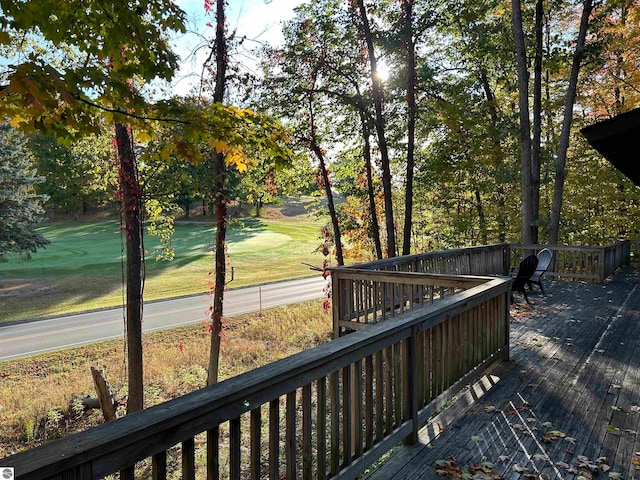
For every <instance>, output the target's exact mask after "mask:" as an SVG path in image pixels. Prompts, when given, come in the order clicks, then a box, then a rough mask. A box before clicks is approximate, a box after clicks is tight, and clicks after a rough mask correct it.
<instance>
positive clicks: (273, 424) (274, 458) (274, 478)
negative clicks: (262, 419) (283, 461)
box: [216, 398, 280, 480]
mask: <svg viewBox="0 0 640 480" xmlns="http://www.w3.org/2000/svg"><path fill="white" fill-rule="evenodd" d="M216 478H218V477H216ZM279 478H280V399H279V398H276V399H275V400H272V401H271V402H269V479H270V480H278V479H279Z"/></svg>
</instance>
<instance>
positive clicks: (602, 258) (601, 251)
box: [598, 247, 607, 283]
mask: <svg viewBox="0 0 640 480" xmlns="http://www.w3.org/2000/svg"><path fill="white" fill-rule="evenodd" d="M606 256H607V249H606V247H600V248H598V276H599V279H600V283H604V279H605V278H607V275H606V273H605V270H606V268H607V264H606Z"/></svg>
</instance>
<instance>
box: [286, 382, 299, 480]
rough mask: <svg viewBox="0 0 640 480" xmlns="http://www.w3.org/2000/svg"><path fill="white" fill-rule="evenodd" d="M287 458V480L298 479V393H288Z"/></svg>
mask: <svg viewBox="0 0 640 480" xmlns="http://www.w3.org/2000/svg"><path fill="white" fill-rule="evenodd" d="M285 423H286V431H285V446H284V451H285V458H286V462H287V465H286V471H287V480H295V478H296V391H295V390H294V391H293V392H289V393H287V407H286V411H285Z"/></svg>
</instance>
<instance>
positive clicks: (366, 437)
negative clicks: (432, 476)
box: [0, 278, 510, 480]
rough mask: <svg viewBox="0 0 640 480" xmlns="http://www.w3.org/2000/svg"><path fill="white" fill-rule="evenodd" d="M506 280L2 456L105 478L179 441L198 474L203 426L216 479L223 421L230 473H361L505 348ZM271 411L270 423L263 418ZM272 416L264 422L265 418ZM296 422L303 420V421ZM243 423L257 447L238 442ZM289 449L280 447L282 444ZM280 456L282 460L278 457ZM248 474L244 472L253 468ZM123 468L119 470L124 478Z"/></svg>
mask: <svg viewBox="0 0 640 480" xmlns="http://www.w3.org/2000/svg"><path fill="white" fill-rule="evenodd" d="M509 289H510V280H508V279H504V278H486V279H485V283H483V284H482V285H478V286H475V287H472V288H470V289H468V290H466V291H464V292H461V293H459V294H458V295H455V296H452V297H449V298H445V299H443V300H442V301H440V302H438V303H437V304H433V305H426V306H424V307H422V308H417V309H415V310H413V311H410V312H407V313H406V314H405V315H403V316H402V317H400V318H398V319H397V320H396V321H393V322H382V323H380V324H377V325H373V326H371V327H370V328H368V329H366V330H362V331H359V332H355V333H353V334H351V335H348V336H345V337H342V338H340V339H337V340H334V341H331V342H328V343H325V344H323V345H320V346H318V347H316V348H313V349H310V350H307V351H304V352H301V353H298V354H296V355H293V356H291V357H289V358H286V359H284V360H280V361H278V362H274V363H272V364H270V365H267V366H264V367H261V368H257V369H255V370H252V371H250V372H247V373H244V374H242V375H239V376H237V377H233V378H231V379H228V380H225V381H223V382H221V383H219V384H218V385H215V386H211V387H207V388H203V389H201V390H198V391H196V392H193V393H191V394H188V395H185V396H183V397H180V398H177V399H175V400H171V401H169V402H166V403H163V404H160V405H157V406H155V407H151V408H149V409H147V410H144V411H141V412H136V413H133V414H131V415H127V416H126V417H124V418H122V419H119V420H116V421H113V422H109V423H106V424H104V425H101V426H98V427H96V428H92V429H89V430H87V431H85V432H81V433H78V434H75V435H71V436H69V437H66V438H63V439H60V440H57V441H54V442H51V443H50V444H46V445H43V446H41V447H37V448H34V449H31V450H28V451H26V452H23V453H19V454H16V455H13V456H10V457H7V458H5V459H2V460H0V465H1V466H13V467H15V468H16V478H17V479H19V480H37V479H54V478H74V479H78V480H81V479H88V478H102V477H104V476H106V475H108V474H111V473H113V472H117V471H119V470H123V471H125V472H128V473H126V474H125V475H124V477H127V478H132V476H131V475H132V466H133V465H134V464H135V463H136V462H140V461H143V460H144V459H148V458H151V459H152V465H153V468H154V471H155V472H156V474H154V475H155V476H154V478H164V477H163V476H162V474H161V473H159V472H165V471H166V468H167V462H166V460H167V450H168V449H169V448H170V447H172V446H174V445H176V444H181V445H182V448H181V455H182V475H183V478H184V479H185V480H191V479H194V478H195V477H196V472H195V467H194V464H195V462H194V458H195V444H196V442H195V441H194V436H195V435H198V434H200V433H201V432H207V445H206V449H207V452H208V453H207V458H208V462H207V469H208V472H207V474H208V475H211V477H210V478H218V475H219V473H220V472H219V469H220V468H221V462H220V458H219V454H220V451H221V450H222V449H223V447H224V446H223V445H222V444H221V440H220V438H221V437H222V435H221V434H220V432H221V429H220V426H221V424H223V423H227V424H228V428H229V433H228V441H229V446H228V450H229V472H228V475H229V477H230V478H232V479H239V478H240V477H241V475H244V473H242V470H243V469H245V470H246V472H250V473H251V478H261V477H262V476H263V475H264V473H265V472H267V471H268V472H269V477H270V478H280V475H281V474H282V473H285V474H286V477H287V478H296V476H297V473H298V472H301V473H302V476H303V478H311V476H312V474H313V476H314V477H316V476H317V477H319V478H328V477H339V478H349V479H353V478H356V477H357V475H359V474H360V473H361V472H362V471H364V470H365V469H366V468H367V467H368V466H370V465H371V464H372V463H373V462H375V461H376V460H377V459H378V458H379V457H380V456H381V455H382V454H383V453H385V452H386V451H388V450H390V449H391V448H392V447H393V446H394V445H396V444H397V443H398V442H400V441H402V440H403V439H408V440H409V441H416V440H417V431H418V428H420V426H421V425H422V424H424V423H425V422H426V421H427V419H428V417H429V416H430V415H431V414H433V413H434V409H436V408H438V407H439V405H440V403H441V402H442V401H444V399H446V398H449V396H450V395H451V394H453V392H455V391H457V390H459V389H460V388H462V387H463V386H464V385H465V384H467V383H468V382H469V381H470V380H471V379H474V378H478V377H479V376H481V375H482V374H483V372H484V371H485V370H486V369H487V368H489V367H490V366H491V365H492V364H493V363H495V362H497V361H500V360H504V359H506V358H508V342H509V335H508V331H509V311H508V298H509ZM266 417H268V422H265V421H263V418H266ZM265 426H268V427H267V428H265ZM299 427H301V428H299ZM245 428H247V429H248V431H249V433H250V437H251V441H250V448H248V451H244V450H243V449H242V448H241V444H242V435H241V432H242V430H244V429H245ZM281 450H283V451H281ZM281 463H282V465H280V464H281ZM246 472H245V473H246ZM121 478H122V477H121Z"/></svg>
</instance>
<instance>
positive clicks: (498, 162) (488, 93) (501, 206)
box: [480, 67, 507, 243]
mask: <svg viewBox="0 0 640 480" xmlns="http://www.w3.org/2000/svg"><path fill="white" fill-rule="evenodd" d="M480 83H481V84H482V88H483V89H484V94H485V97H486V99H487V105H488V107H489V116H490V118H491V129H492V135H491V140H492V142H493V151H492V154H493V155H494V158H493V163H494V165H495V167H496V169H497V171H498V172H501V171H502V167H503V166H504V151H503V149H502V145H501V143H500V128H499V126H498V121H499V116H498V109H497V108H496V97H495V95H494V93H493V89H492V88H491V85H490V84H489V78H488V77H487V72H486V70H485V69H484V68H483V67H480ZM503 177H504V176H503V175H502V174H500V175H496V185H497V186H496V196H497V199H498V214H497V223H498V241H499V242H500V243H504V242H505V241H506V239H507V233H506V232H507V220H506V213H505V212H506V201H505V194H504V185H503V180H504V178H503Z"/></svg>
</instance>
